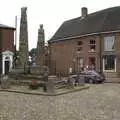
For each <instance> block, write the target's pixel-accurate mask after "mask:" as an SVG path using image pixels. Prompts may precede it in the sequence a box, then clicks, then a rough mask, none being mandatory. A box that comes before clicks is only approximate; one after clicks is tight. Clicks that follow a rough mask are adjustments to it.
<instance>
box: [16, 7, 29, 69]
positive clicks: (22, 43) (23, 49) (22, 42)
mask: <svg viewBox="0 0 120 120" xmlns="http://www.w3.org/2000/svg"><path fill="white" fill-rule="evenodd" d="M26 10H27V7H22V8H21V20H20V35H19V65H18V66H19V67H20V68H24V67H25V66H26V64H27V62H28V56H29V54H28V26H27V13H26Z"/></svg>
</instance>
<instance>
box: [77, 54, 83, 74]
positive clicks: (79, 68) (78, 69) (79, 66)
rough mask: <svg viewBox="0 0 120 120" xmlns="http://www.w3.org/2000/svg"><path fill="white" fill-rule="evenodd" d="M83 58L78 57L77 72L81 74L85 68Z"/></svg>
mask: <svg viewBox="0 0 120 120" xmlns="http://www.w3.org/2000/svg"><path fill="white" fill-rule="evenodd" d="M83 64H84V62H83V58H82V57H79V56H78V57H77V71H78V72H79V71H80V70H81V68H83Z"/></svg>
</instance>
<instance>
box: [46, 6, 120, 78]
mask: <svg viewBox="0 0 120 120" xmlns="http://www.w3.org/2000/svg"><path fill="white" fill-rule="evenodd" d="M119 15H120V7H119V6H118V7H113V8H108V9H104V10H101V11H98V12H94V13H91V14H88V10H87V8H85V7H83V8H82V9H81V16H80V17H78V18H75V19H71V20H68V21H65V22H63V24H62V25H61V26H60V28H59V29H58V30H57V31H56V33H55V34H54V36H53V37H52V38H51V39H50V40H49V41H48V43H49V59H50V71H51V74H55V73H57V72H60V73H62V74H63V75H67V74H68V71H69V68H70V67H71V68H72V70H73V72H75V73H76V72H79V71H80V70H81V68H83V67H89V68H93V69H96V70H97V71H101V72H104V73H105V74H106V75H108V76H110V75H113V76H119V73H120V17H119Z"/></svg>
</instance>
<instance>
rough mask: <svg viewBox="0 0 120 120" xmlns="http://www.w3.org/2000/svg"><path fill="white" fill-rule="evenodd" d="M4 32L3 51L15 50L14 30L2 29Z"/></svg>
mask: <svg viewBox="0 0 120 120" xmlns="http://www.w3.org/2000/svg"><path fill="white" fill-rule="evenodd" d="M0 30H1V31H2V51H6V50H10V51H13V50H14V30H12V29H0Z"/></svg>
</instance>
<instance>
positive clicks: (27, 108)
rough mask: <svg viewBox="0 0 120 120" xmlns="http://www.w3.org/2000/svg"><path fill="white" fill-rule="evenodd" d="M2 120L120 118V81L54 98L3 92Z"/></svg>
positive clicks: (1, 97) (0, 104)
mask: <svg viewBox="0 0 120 120" xmlns="http://www.w3.org/2000/svg"><path fill="white" fill-rule="evenodd" d="M0 120H120V84H110V83H105V84H98V85H91V87H90V89H87V90H83V91H79V92H74V93H70V94H64V95H61V96H53V97H51V96H37V95H24V94H17V93H8V92H0Z"/></svg>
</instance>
